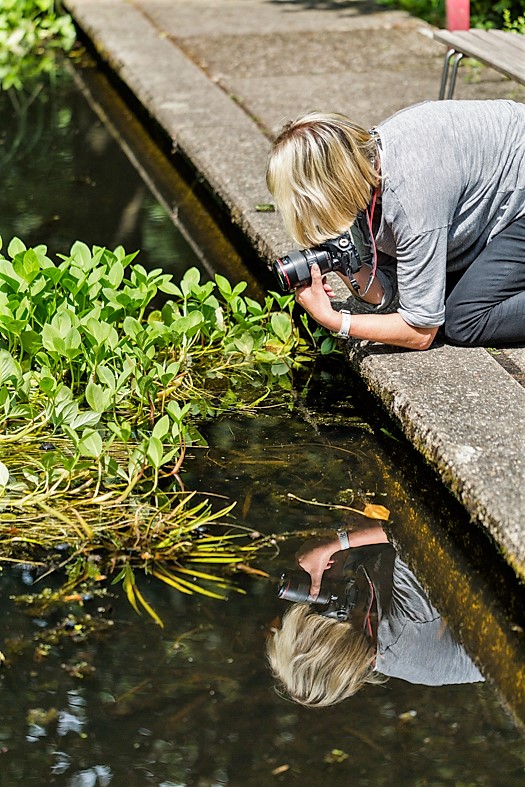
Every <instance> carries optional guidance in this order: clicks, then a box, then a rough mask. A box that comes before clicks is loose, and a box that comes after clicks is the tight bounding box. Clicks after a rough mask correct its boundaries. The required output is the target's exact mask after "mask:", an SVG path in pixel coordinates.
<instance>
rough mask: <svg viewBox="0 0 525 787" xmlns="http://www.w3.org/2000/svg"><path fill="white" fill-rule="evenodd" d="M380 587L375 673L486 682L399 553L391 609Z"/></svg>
mask: <svg viewBox="0 0 525 787" xmlns="http://www.w3.org/2000/svg"><path fill="white" fill-rule="evenodd" d="M372 582H373V583H374V578H373V576H372ZM374 586H375V583H374ZM376 589H377V590H378V593H377V603H378V616H379V623H378V627H377V655H376V666H375V668H376V670H377V672H380V673H381V674H382V675H389V676H390V677H393V678H402V679H403V680H406V681H408V682H409V683H418V684H423V685H425V686H442V685H445V684H447V685H448V684H453V683H477V682H478V681H482V680H483V676H482V674H481V673H480V671H479V670H478V668H477V667H476V666H475V664H474V663H473V662H472V661H471V659H470V658H469V656H468V655H467V653H466V651H465V649H464V648H463V647H462V646H461V645H459V644H458V643H457V642H456V640H455V639H454V637H453V636H452V634H451V633H450V630H449V628H448V626H447V625H446V624H445V622H444V621H443V618H442V617H441V615H440V614H439V612H438V611H437V609H436V608H435V607H433V606H432V604H431V603H430V601H429V599H428V597H427V595H426V594H425V592H424V590H423V588H422V587H421V585H420V584H419V582H418V581H417V579H416V577H415V576H414V574H413V573H412V572H411V571H410V569H409V568H408V566H407V565H406V563H404V562H403V561H402V560H401V559H400V558H399V557H397V556H396V558H395V560H394V568H393V581H392V596H391V599H390V598H389V599H388V601H387V608H383V607H382V601H383V598H382V596H383V594H382V593H381V588H380V587H379V586H378V587H376Z"/></svg>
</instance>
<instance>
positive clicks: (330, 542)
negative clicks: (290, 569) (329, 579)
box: [297, 538, 341, 598]
mask: <svg viewBox="0 0 525 787" xmlns="http://www.w3.org/2000/svg"><path fill="white" fill-rule="evenodd" d="M340 549H341V546H340V544H339V539H338V538H335V539H334V538H330V539H327V540H325V541H322V542H321V543H320V542H319V541H318V540H316V541H313V545H312V541H310V542H308V541H307V542H306V544H304V545H303V547H302V548H301V550H300V551H299V553H298V555H297V562H298V563H299V565H300V566H301V568H302V569H303V570H304V571H307V572H308V574H310V578H311V585H310V596H312V598H317V596H318V595H319V590H320V589H321V582H322V579H323V574H324V572H325V571H326V570H327V569H329V568H330V566H331V565H332V564H333V562H334V561H333V560H332V555H333V554H335V552H339V550H340Z"/></svg>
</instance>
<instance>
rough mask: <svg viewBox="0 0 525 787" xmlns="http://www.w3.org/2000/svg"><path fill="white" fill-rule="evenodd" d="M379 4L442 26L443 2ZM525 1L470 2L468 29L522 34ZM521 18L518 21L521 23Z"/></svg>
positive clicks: (409, 0) (417, 0)
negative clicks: (478, 28)
mask: <svg viewBox="0 0 525 787" xmlns="http://www.w3.org/2000/svg"><path fill="white" fill-rule="evenodd" d="M379 3H380V5H386V6H390V7H392V8H401V9H402V10H403V11H407V12H408V13H409V14H413V15H414V16H418V17H420V18H421V19H424V20H425V21H427V22H430V23H431V24H433V25H437V26H438V27H444V26H445V0H379ZM524 13H525V0H498V2H496V3H494V2H492V0H471V2H470V26H471V27H484V28H499V29H505V30H514V31H516V32H520V33H523V32H524V28H525V21H524V20H523V15H524ZM520 18H521V20H522V21H521V22H520Z"/></svg>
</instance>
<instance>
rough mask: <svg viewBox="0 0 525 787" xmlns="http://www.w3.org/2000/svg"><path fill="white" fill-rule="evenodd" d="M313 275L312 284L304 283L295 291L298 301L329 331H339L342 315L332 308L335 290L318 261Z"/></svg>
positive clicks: (312, 272)
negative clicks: (323, 273)
mask: <svg viewBox="0 0 525 787" xmlns="http://www.w3.org/2000/svg"><path fill="white" fill-rule="evenodd" d="M310 272H311V276H312V282H311V284H303V285H302V286H301V287H298V288H297V289H296V291H295V298H296V300H297V303H298V304H299V305H300V306H302V307H303V309H305V310H306V311H307V312H308V314H309V315H310V316H311V317H313V318H314V320H316V322H318V323H319V324H320V325H323V326H324V327H325V328H327V329H328V330H329V331H335V332H336V333H337V331H338V330H339V328H340V327H341V317H340V315H339V314H338V312H336V311H334V309H332V305H331V303H330V298H333V297H334V292H333V290H332V288H331V286H330V285H329V284H327V283H326V281H325V280H324V277H323V276H322V274H321V270H320V268H319V265H317V263H316V264H315V265H312V268H311V270H310Z"/></svg>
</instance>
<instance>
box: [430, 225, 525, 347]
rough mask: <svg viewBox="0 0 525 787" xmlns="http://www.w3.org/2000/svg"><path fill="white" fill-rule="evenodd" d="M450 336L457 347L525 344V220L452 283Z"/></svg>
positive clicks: (508, 230) (496, 240)
mask: <svg viewBox="0 0 525 787" xmlns="http://www.w3.org/2000/svg"><path fill="white" fill-rule="evenodd" d="M447 285H448V286H447V289H448V291H449V294H448V297H447V299H446V305H445V325H444V332H445V336H446V339H447V340H448V341H449V342H451V343H452V344H458V345H461V346H463V347H487V346H488V347H493V346H496V345H502V344H522V343H523V344H525V218H522V219H518V220H517V221H515V222H513V223H512V224H510V225H509V226H508V227H507V228H506V229H505V230H503V232H500V233H499V234H498V235H496V237H495V238H494V239H493V240H492V241H491V242H490V243H489V244H488V245H487V246H486V247H485V249H484V250H483V251H482V252H481V254H480V255H479V257H477V258H476V259H475V260H474V262H473V263H472V264H471V265H470V266H469V267H468V268H467V269H466V270H465V271H464V272H462V273H460V274H459V280H458V278H457V275H456V277H455V278H454V275H452V276H451V277H450V280H448V281H447Z"/></svg>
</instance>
